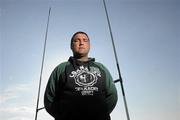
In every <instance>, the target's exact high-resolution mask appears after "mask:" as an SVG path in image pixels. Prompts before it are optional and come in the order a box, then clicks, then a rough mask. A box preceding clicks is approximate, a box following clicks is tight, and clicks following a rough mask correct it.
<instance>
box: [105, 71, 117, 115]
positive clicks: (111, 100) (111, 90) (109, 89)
mask: <svg viewBox="0 0 180 120" xmlns="http://www.w3.org/2000/svg"><path fill="white" fill-rule="evenodd" d="M104 70H105V74H106V75H105V76H106V88H105V90H106V104H107V107H108V112H109V113H111V112H112V111H113V109H114V108H115V106H116V104H117V100H118V96H117V89H116V86H115V84H114V81H113V79H112V76H111V74H110V72H109V71H108V70H107V69H106V68H105V67H104Z"/></svg>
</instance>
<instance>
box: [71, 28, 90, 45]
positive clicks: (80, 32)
mask: <svg viewBox="0 0 180 120" xmlns="http://www.w3.org/2000/svg"><path fill="white" fill-rule="evenodd" d="M77 34H84V35H86V36H87V38H88V40H89V36H88V34H87V33H85V32H83V31H78V32H76V33H74V34H73V36H72V38H71V45H72V43H73V40H74V37H75V36H76V35H77Z"/></svg>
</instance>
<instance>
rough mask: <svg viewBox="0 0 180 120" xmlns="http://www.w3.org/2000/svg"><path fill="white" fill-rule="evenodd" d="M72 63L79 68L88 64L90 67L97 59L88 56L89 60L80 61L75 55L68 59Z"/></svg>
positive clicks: (75, 67)
mask: <svg viewBox="0 0 180 120" xmlns="http://www.w3.org/2000/svg"><path fill="white" fill-rule="evenodd" d="M68 61H69V62H70V63H72V65H73V67H74V69H77V68H78V67H79V66H82V65H83V66H87V67H88V68H89V66H90V65H91V64H92V62H94V61H95V58H88V61H79V60H77V59H76V58H74V57H72V56H71V57H69V60H68Z"/></svg>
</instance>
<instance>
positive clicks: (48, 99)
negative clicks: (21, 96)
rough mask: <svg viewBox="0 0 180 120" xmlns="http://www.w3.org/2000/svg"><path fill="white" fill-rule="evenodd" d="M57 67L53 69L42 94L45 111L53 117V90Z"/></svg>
mask: <svg viewBox="0 0 180 120" xmlns="http://www.w3.org/2000/svg"><path fill="white" fill-rule="evenodd" d="M57 78H58V76H57V68H55V69H54V71H53V72H52V73H51V75H50V77H49V80H48V83H47V86H46V90H45V94H44V106H45V109H46V111H47V112H48V113H49V114H50V115H52V116H53V117H55V114H56V110H55V105H54V100H55V96H56V94H55V90H56V87H55V86H56V85H55V83H56V81H57Z"/></svg>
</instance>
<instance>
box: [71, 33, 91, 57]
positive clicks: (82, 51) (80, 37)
mask: <svg viewBox="0 0 180 120" xmlns="http://www.w3.org/2000/svg"><path fill="white" fill-rule="evenodd" d="M71 50H72V52H73V55H74V57H77V58H81V57H88V53H89V50H90V40H89V37H88V35H87V33H85V32H81V31H80V32H76V33H74V35H73V36H72V38H71Z"/></svg>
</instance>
